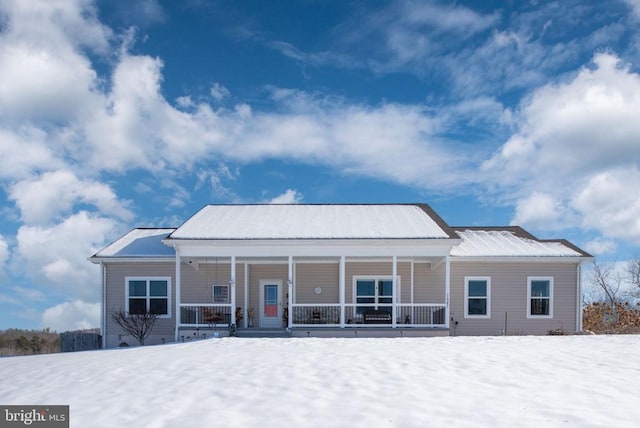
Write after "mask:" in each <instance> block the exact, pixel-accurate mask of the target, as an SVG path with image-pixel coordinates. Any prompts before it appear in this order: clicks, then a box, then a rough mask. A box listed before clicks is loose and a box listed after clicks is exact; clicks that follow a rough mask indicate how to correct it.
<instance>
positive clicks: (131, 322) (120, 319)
mask: <svg viewBox="0 0 640 428" xmlns="http://www.w3.org/2000/svg"><path fill="white" fill-rule="evenodd" d="M111 319H112V320H113V321H115V322H116V323H117V324H118V325H119V326H120V327H122V329H123V330H124V331H126V332H127V333H129V334H130V335H131V336H133V337H134V338H135V339H136V340H137V341H138V343H139V344H140V345H144V341H145V340H146V339H147V337H149V335H150V334H151V330H152V329H153V325H154V324H155V322H156V319H158V315H156V314H152V313H151V312H146V311H145V312H143V313H140V314H130V313H128V312H125V311H122V310H120V311H116V312H113V313H112V314H111Z"/></svg>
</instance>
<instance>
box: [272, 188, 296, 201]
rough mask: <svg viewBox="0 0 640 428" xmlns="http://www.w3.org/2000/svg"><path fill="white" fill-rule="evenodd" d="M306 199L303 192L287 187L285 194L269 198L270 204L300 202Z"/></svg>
mask: <svg viewBox="0 0 640 428" xmlns="http://www.w3.org/2000/svg"><path fill="white" fill-rule="evenodd" d="M303 199H304V196H303V195H302V193H300V192H298V191H297V190H295V189H287V190H286V191H285V192H284V193H283V194H281V195H278V196H276V197H275V198H272V199H270V200H269V202H268V203H270V204H299V203H301V202H302V200H303Z"/></svg>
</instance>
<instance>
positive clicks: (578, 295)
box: [576, 262, 582, 333]
mask: <svg viewBox="0 0 640 428" xmlns="http://www.w3.org/2000/svg"><path fill="white" fill-rule="evenodd" d="M581 331H582V262H580V263H578V266H577V267H576V332H577V333H579V332H581Z"/></svg>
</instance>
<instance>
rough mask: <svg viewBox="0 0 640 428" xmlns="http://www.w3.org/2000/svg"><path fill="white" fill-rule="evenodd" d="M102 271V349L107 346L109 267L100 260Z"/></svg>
mask: <svg viewBox="0 0 640 428" xmlns="http://www.w3.org/2000/svg"><path fill="white" fill-rule="evenodd" d="M100 271H101V273H102V305H100V333H101V334H102V349H106V348H107V267H106V266H105V264H104V262H103V261H100Z"/></svg>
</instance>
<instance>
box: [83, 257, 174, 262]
mask: <svg viewBox="0 0 640 428" xmlns="http://www.w3.org/2000/svg"><path fill="white" fill-rule="evenodd" d="M175 259H176V258H175V256H171V257H145V256H139V257H89V259H88V260H89V261H90V262H91V263H94V264H100V263H120V262H124V263H131V262H173V261H175Z"/></svg>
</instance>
